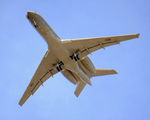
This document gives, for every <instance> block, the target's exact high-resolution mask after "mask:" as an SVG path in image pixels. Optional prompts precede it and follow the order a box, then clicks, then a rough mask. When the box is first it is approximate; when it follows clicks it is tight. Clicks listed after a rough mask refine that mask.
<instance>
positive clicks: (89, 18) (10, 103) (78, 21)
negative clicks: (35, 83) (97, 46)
mask: <svg viewBox="0 0 150 120" xmlns="http://www.w3.org/2000/svg"><path fill="white" fill-rule="evenodd" d="M27 11H36V12H38V13H39V14H41V15H42V16H43V18H44V19H45V20H46V21H47V22H48V23H49V25H50V26H51V27H52V28H53V29H54V30H55V32H56V33H57V34H58V35H59V37H60V38H61V39H73V38H87V37H102V36H113V35H124V34H135V33H140V34H141V35H140V37H139V39H134V40H131V41H125V42H122V43H121V45H114V46H110V47H107V48H106V50H103V49H101V50H99V51H96V52H94V53H93V54H92V55H89V57H90V58H91V60H92V61H93V63H94V65H95V67H96V68H106V69H115V70H116V71H117V72H118V74H117V75H110V76H102V77H95V78H92V80H91V81H92V85H93V86H92V87H91V86H89V85H87V86H86V87H85V89H84V90H83V91H82V93H81V94H80V96H79V98H76V97H75V95H74V90H75V86H74V85H73V84H71V83H70V82H69V81H68V80H67V79H66V78H64V77H63V76H62V75H61V73H58V74H57V75H55V76H54V78H50V79H48V80H47V81H46V82H45V83H44V87H40V88H39V89H38V90H37V92H36V93H35V94H34V96H31V97H30V98H29V99H28V100H27V102H26V103H25V104H24V105H23V107H20V106H19V105H18V102H19V100H20V98H21V96H22V94H23V92H24V91H25V89H26V87H27V85H28V83H29V81H30V80H31V78H32V76H33V74H34V72H35V70H36V68H37V67H38V65H39V63H40V61H41V59H42V57H43V55H44V54H45V51H46V50H47V44H46V42H45V41H44V40H43V38H42V37H41V36H40V35H39V34H38V33H37V31H36V30H35V29H34V28H33V27H32V26H31V24H30V23H29V21H28V20H27V19H26V17H25V15H26V13H27ZM149 11H150V1H149V0H143V1H141V0H113V1H110V0H103V1H100V0H94V1H93V0H82V1H81V0H72V1H71V0H64V1H63V0H55V1H54V0H32V1H31V0H22V1H21V0H13V1H10V0H0V14H1V15H0V18H1V19H0V25H1V29H0V33H1V34H0V54H1V60H0V61H1V62H0V66H1V67H0V77H1V78H0V120H10V119H11V120H17V119H21V120H27V119H28V120H31V119H32V120H33V119H36V120H41V119H45V120H48V119H52V120H60V119H61V120H83V119H86V120H91V119H93V120H100V119H102V120H133V119H136V120H141V119H143V120H149V119H150V102H149V101H150V79H149V78H150V66H149V61H150V50H149V44H150V40H149V39H150V37H149V35H150V13H149Z"/></svg>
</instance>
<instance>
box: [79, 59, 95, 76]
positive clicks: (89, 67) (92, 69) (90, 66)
mask: <svg viewBox="0 0 150 120" xmlns="http://www.w3.org/2000/svg"><path fill="white" fill-rule="evenodd" d="M80 61H81V63H82V65H83V66H84V67H85V68H86V69H87V70H88V71H89V72H90V73H92V74H94V73H96V70H95V67H94V65H93V63H92V61H91V60H90V58H89V57H88V56H85V57H84V58H82V59H81V60H80Z"/></svg>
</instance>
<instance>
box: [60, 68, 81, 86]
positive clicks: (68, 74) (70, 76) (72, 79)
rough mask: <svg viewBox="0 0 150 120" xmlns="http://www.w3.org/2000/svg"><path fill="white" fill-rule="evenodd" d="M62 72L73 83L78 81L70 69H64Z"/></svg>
mask: <svg viewBox="0 0 150 120" xmlns="http://www.w3.org/2000/svg"><path fill="white" fill-rule="evenodd" d="M61 73H62V74H63V75H64V76H65V77H66V78H67V79H68V80H69V81H70V82H72V83H73V84H77V83H78V82H77V80H76V79H75V78H74V76H73V74H72V73H71V72H70V71H69V70H66V69H63V70H62V71H61Z"/></svg>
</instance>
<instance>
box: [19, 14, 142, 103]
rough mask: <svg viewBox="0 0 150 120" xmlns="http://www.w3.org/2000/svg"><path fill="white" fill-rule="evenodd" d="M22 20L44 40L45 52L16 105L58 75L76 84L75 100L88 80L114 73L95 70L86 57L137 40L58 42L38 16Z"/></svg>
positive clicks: (135, 35) (93, 39)
mask: <svg viewBox="0 0 150 120" xmlns="http://www.w3.org/2000/svg"><path fill="white" fill-rule="evenodd" d="M26 17H27V19H28V20H29V21H30V23H31V24H32V25H33V27H34V28H35V29H36V30H37V31H38V33H39V34H40V35H41V36H42V37H43V38H44V40H45V41H46V43H47V45H48V49H47V51H46V53H45V55H44V57H43V59H42V60H41V62H40V64H39V66H38V68H37V70H36V72H35V73H34V75H33V77H32V79H31V81H30V83H29V85H28V86H27V88H26V90H25V92H24V94H23V96H22V98H21V99H20V101H19V105H20V106H22V105H23V104H24V103H25V102H26V100H27V99H28V98H29V97H30V96H31V95H33V94H34V93H35V92H36V90H37V89H38V88H39V87H40V86H41V85H43V83H44V82H45V81H46V80H47V79H49V78H50V77H53V75H55V74H56V73H58V72H61V73H62V74H63V75H64V76H65V77H66V78H67V79H68V80H69V81H70V82H71V83H73V84H75V85H77V86H76V89H75V91H74V94H75V95H76V96H77V97H78V96H79V95H80V93H81V91H82V90H83V88H84V87H85V86H86V84H89V85H90V86H92V83H91V80H90V78H92V77H95V76H102V75H110V74H117V72H116V71H115V70H113V69H95V67H94V65H93V63H92V61H91V60H90V58H89V57H88V56H87V55H88V54H91V53H92V52H94V51H96V50H99V49H101V48H103V49H105V47H107V46H111V45H115V44H119V43H120V42H122V41H126V40H130V39H134V38H139V35H140V34H130V35H121V36H109V37H95V38H83V39H70V40H61V39H60V38H59V36H58V35H57V34H56V33H55V32H54V30H53V29H52V28H51V27H50V26H49V25H48V23H47V22H46V21H45V20H44V19H43V17H42V16H41V15H40V14H38V13H36V12H33V11H28V12H27V15H26Z"/></svg>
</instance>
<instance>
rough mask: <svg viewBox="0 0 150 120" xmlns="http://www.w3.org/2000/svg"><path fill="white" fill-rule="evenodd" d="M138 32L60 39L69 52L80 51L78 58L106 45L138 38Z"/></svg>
mask: <svg viewBox="0 0 150 120" xmlns="http://www.w3.org/2000/svg"><path fill="white" fill-rule="evenodd" d="M139 35H140V34H131V35H121V36H110V37H97V38H85V39H72V40H62V43H63V45H64V46H65V47H66V49H68V51H69V52H70V53H75V52H80V53H81V54H79V58H83V57H84V56H86V55H88V54H90V53H92V52H94V51H96V50H98V49H101V48H103V49H105V47H107V46H111V45H115V44H119V43H120V42H122V41H126V40H130V39H134V38H138V37H139Z"/></svg>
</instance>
